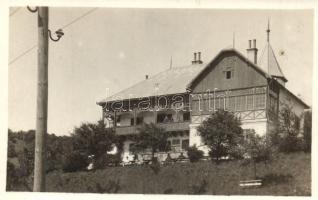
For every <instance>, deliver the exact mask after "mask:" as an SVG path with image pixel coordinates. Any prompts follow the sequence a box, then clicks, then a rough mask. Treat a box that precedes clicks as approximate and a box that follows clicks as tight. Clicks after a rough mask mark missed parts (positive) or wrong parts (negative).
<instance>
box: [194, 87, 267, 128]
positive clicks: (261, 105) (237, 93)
mask: <svg viewBox="0 0 318 200" xmlns="http://www.w3.org/2000/svg"><path fill="white" fill-rule="evenodd" d="M191 96H192V104H191V110H192V112H191V113H192V123H201V122H202V120H203V118H202V117H201V116H205V115H210V114H211V113H212V112H214V110H218V109H222V110H228V111H231V112H234V113H235V115H236V116H237V117H239V118H240V119H241V120H254V119H264V118H266V111H265V110H266V87H265V86H263V87H256V88H248V89H236V90H227V91H222V92H215V93H201V94H193V95H191ZM214 96H215V97H214Z"/></svg>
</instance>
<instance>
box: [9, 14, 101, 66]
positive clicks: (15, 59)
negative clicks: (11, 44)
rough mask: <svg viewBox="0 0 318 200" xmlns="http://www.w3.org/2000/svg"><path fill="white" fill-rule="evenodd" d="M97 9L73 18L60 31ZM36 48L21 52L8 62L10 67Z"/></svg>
mask: <svg viewBox="0 0 318 200" xmlns="http://www.w3.org/2000/svg"><path fill="white" fill-rule="evenodd" d="M18 9H20V8H18ZM18 9H17V10H15V11H13V12H14V13H16V12H17V11H18ZM97 9H98V8H93V9H91V10H89V11H87V12H86V13H84V14H83V15H81V16H79V17H77V18H75V19H74V20H72V21H71V22H69V23H67V24H65V25H64V26H63V27H62V28H61V29H65V28H66V27H68V26H70V25H72V24H74V23H75V22H77V21H78V20H80V19H82V18H83V17H85V16H87V15H89V14H91V13H92V12H94V11H95V10H97ZM13 12H12V15H13V14H14V13H13ZM10 16H11V14H10ZM37 46H38V45H34V46H32V47H31V48H29V49H28V50H26V51H25V52H23V53H22V54H20V55H19V56H17V57H15V58H14V59H13V60H11V61H10V62H9V65H11V64H12V63H14V62H15V61H17V60H18V59H19V58H21V57H22V56H24V55H26V54H27V53H29V52H30V51H31V50H33V49H34V48H35V47H37Z"/></svg>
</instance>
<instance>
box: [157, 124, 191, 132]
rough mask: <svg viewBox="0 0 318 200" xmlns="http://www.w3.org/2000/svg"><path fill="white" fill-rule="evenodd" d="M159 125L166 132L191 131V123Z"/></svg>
mask: <svg viewBox="0 0 318 200" xmlns="http://www.w3.org/2000/svg"><path fill="white" fill-rule="evenodd" d="M157 125H158V126H159V127H161V128H164V129H165V130H166V131H180V130H189V125H190V122H170V123H158V124H157Z"/></svg>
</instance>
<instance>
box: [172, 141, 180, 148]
mask: <svg viewBox="0 0 318 200" xmlns="http://www.w3.org/2000/svg"><path fill="white" fill-rule="evenodd" d="M179 145H180V139H173V140H172V146H179Z"/></svg>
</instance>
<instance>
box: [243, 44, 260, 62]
mask: <svg viewBox="0 0 318 200" xmlns="http://www.w3.org/2000/svg"><path fill="white" fill-rule="evenodd" d="M246 51H247V58H248V59H249V60H250V61H252V62H253V63H254V64H257V51H258V49H257V48H256V39H253V46H252V40H249V41H248V49H246Z"/></svg>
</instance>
